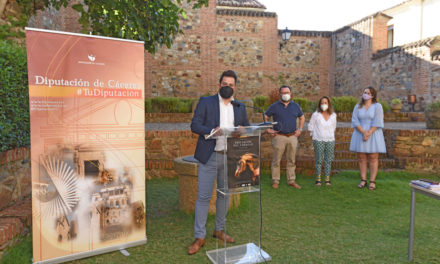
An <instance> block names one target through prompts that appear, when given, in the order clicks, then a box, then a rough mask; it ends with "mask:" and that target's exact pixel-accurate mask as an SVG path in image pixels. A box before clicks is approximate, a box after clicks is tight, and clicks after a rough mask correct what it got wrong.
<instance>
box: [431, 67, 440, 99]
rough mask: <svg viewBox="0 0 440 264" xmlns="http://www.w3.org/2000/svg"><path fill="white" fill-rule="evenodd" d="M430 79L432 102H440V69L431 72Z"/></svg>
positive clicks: (436, 68)
mask: <svg viewBox="0 0 440 264" xmlns="http://www.w3.org/2000/svg"><path fill="white" fill-rule="evenodd" d="M430 78H431V80H430V83H431V94H432V100H433V101H437V100H440V67H435V68H434V69H433V70H432V71H431V77H430Z"/></svg>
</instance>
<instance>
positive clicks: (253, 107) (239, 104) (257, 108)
mask: <svg viewBox="0 0 440 264" xmlns="http://www.w3.org/2000/svg"><path fill="white" fill-rule="evenodd" d="M231 104H232V105H233V106H236V107H240V106H242V105H243V106H244V107H248V108H252V109H254V110H258V111H261V113H262V115H263V123H260V124H258V126H265V125H273V124H272V123H271V122H266V116H265V115H264V110H263V109H261V108H259V107H257V106H250V105H245V104H243V103H240V102H238V101H235V100H232V101H231Z"/></svg>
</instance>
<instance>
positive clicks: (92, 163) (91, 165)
mask: <svg viewBox="0 0 440 264" xmlns="http://www.w3.org/2000/svg"><path fill="white" fill-rule="evenodd" d="M84 174H85V175H86V177H97V176H98V174H99V160H85V161H84Z"/></svg>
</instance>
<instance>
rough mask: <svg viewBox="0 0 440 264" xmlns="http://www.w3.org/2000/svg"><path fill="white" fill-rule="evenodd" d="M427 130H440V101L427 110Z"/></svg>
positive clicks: (429, 106)
mask: <svg viewBox="0 0 440 264" xmlns="http://www.w3.org/2000/svg"><path fill="white" fill-rule="evenodd" d="M425 119H426V128H429V129H440V101H436V102H432V103H430V104H428V105H427V106H426V108H425Z"/></svg>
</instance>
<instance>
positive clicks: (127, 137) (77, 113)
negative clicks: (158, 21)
mask: <svg viewBox="0 0 440 264" xmlns="http://www.w3.org/2000/svg"><path fill="white" fill-rule="evenodd" d="M26 45H27V56H28V77H29V104H30V119H31V159H32V161H31V162H32V163H31V164H32V213H33V218H32V220H33V221H32V225H33V230H32V231H33V258H34V262H36V263H50V262H63V261H69V260H73V259H78V258H82V257H87V256H92V255H96V254H101V253H104V252H109V251H113V250H118V249H121V248H126V247H130V246H135V245H140V244H144V243H146V236H145V225H146V221H145V219H146V218H145V214H146V210H145V124H144V116H145V112H144V45H143V43H142V42H136V41H126V40H119V39H111V38H102V37H96V36H89V35H80V34H70V33H65V32H56V31H47V30H38V29H29V28H28V29H27V30H26Z"/></svg>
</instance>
